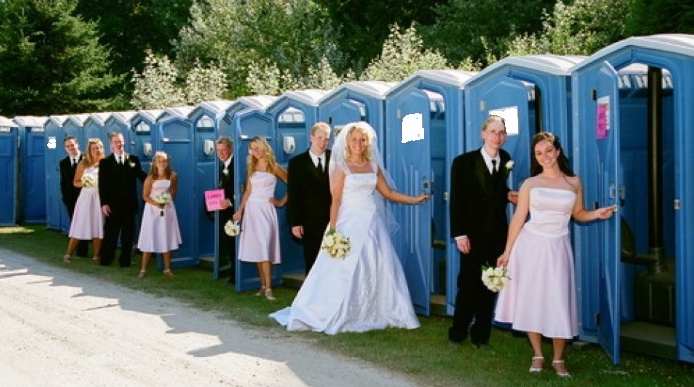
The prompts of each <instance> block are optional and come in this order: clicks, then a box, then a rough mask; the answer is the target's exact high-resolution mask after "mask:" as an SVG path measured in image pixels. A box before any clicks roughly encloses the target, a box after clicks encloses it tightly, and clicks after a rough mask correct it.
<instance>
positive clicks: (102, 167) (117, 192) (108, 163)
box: [99, 154, 147, 214]
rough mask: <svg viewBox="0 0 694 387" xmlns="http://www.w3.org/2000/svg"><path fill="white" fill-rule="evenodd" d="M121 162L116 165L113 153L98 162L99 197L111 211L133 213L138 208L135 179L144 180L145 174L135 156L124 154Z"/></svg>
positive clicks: (102, 203)
mask: <svg viewBox="0 0 694 387" xmlns="http://www.w3.org/2000/svg"><path fill="white" fill-rule="evenodd" d="M123 164H124V165H118V163H117V162H116V157H115V156H114V155H113V154H111V155H109V156H108V157H106V158H104V159H102V160H101V161H100V162H99V199H100V200H101V205H102V206H103V205H108V206H109V207H110V208H111V211H122V212H121V213H122V214H128V213H131V214H135V213H137V210H138V208H139V205H138V203H139V201H138V196H137V180H140V181H144V180H145V178H146V177H147V174H146V173H145V172H144V171H143V170H142V165H141V164H140V159H138V158H137V156H133V155H130V154H126V160H125V163H123Z"/></svg>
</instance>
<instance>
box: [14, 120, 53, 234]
mask: <svg viewBox="0 0 694 387" xmlns="http://www.w3.org/2000/svg"><path fill="white" fill-rule="evenodd" d="M46 120H47V118H46V117H33V116H18V117H15V118H14V122H15V123H16V124H17V125H18V126H19V138H20V141H19V160H20V161H19V185H18V189H19V191H18V192H19V193H18V196H19V207H18V208H17V211H18V214H19V220H20V221H21V222H25V223H46V178H45V176H46V161H45V157H46V150H47V144H46V131H45V129H44V124H45V123H46Z"/></svg>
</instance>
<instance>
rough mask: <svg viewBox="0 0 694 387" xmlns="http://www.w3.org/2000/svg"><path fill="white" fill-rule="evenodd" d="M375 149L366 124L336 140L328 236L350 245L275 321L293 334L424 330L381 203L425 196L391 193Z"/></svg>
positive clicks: (322, 266)
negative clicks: (332, 232) (336, 235)
mask: <svg viewBox="0 0 694 387" xmlns="http://www.w3.org/2000/svg"><path fill="white" fill-rule="evenodd" d="M375 144H376V134H375V132H374V129H373V128H372V127H371V126H370V125H369V124H367V123H366V122H358V123H351V124H348V125H346V126H345V127H344V128H343V129H342V131H340V133H339V134H338V135H337V138H336V139H335V144H334V146H333V151H332V155H331V159H330V164H329V165H330V190H331V194H332V205H331V208H330V225H329V229H330V230H336V231H337V232H339V233H341V234H342V235H344V236H345V237H348V238H349V239H350V244H351V246H350V250H349V252H348V253H347V254H346V255H345V256H344V257H343V258H331V257H330V255H328V253H327V252H325V251H324V250H321V251H320V253H319V254H318V258H317V259H316V263H315V265H314V266H313V268H312V269H311V271H310V272H309V275H308V276H307V277H306V280H305V281H304V284H303V285H302V287H301V290H299V293H298V294H297V296H296V298H295V299H294V302H293V303H292V305H291V307H288V308H284V309H282V310H280V311H278V312H275V313H273V314H271V315H270V317H272V318H274V319H275V320H277V322H278V323H280V324H282V325H284V326H286V327H287V329H288V330H290V331H292V330H311V331H315V332H324V333H327V334H329V335H334V334H336V333H340V332H364V331H369V330H374V329H384V328H386V327H399V328H407V329H414V328H417V327H419V321H418V320H417V316H416V315H415V313H414V309H413V307H412V301H411V299H410V293H409V290H408V288H407V281H406V279H405V274H404V272H403V270H402V266H401V265H400V260H399V259H398V257H397V254H396V253H395V249H394V248H393V243H392V242H391V239H390V235H389V232H388V230H389V225H387V224H386V222H387V220H388V219H389V218H388V216H389V214H388V213H387V210H386V208H385V203H384V201H383V198H386V199H388V200H391V201H393V202H397V203H405V204H420V203H422V202H424V201H425V200H427V199H428V196H427V195H426V194H422V195H420V196H417V197H413V196H408V195H405V194H402V193H399V192H396V191H394V190H393V189H391V187H390V185H389V184H388V182H387V179H386V174H387V173H386V172H385V171H384V170H383V164H382V161H381V160H382V159H381V157H380V154H379V151H378V148H377V147H376V146H375Z"/></svg>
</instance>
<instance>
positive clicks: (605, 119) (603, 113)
mask: <svg viewBox="0 0 694 387" xmlns="http://www.w3.org/2000/svg"><path fill="white" fill-rule="evenodd" d="M595 126H596V133H595V134H596V136H597V138H607V132H608V131H609V130H610V99H609V97H602V98H599V99H598V116H597V117H596V125H595Z"/></svg>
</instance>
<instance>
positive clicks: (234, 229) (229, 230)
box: [224, 219, 241, 237]
mask: <svg viewBox="0 0 694 387" xmlns="http://www.w3.org/2000/svg"><path fill="white" fill-rule="evenodd" d="M224 232H225V233H226V234H227V235H229V236H230V237H235V236H237V235H239V234H240V233H241V226H240V225H239V222H234V221H233V220H231V219H229V220H228V221H227V222H226V223H225V224H224Z"/></svg>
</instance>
